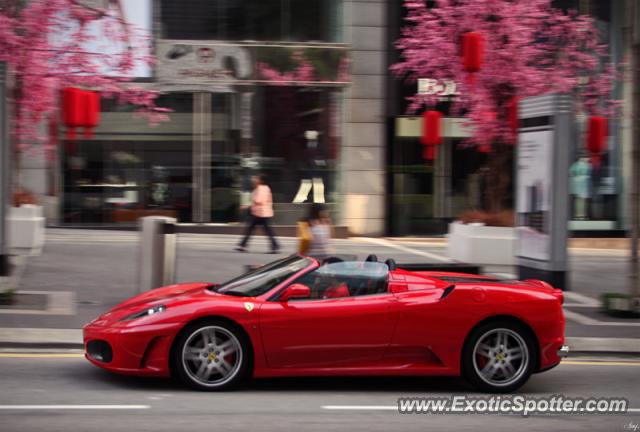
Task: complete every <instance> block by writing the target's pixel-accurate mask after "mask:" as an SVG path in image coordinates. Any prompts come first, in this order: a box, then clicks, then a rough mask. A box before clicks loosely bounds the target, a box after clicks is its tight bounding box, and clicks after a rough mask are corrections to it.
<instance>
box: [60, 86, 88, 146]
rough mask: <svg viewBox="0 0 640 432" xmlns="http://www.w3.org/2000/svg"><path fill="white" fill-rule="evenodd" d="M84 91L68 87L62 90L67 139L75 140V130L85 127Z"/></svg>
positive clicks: (63, 116) (63, 119)
mask: <svg viewBox="0 0 640 432" xmlns="http://www.w3.org/2000/svg"><path fill="white" fill-rule="evenodd" d="M83 111H84V109H83V90H80V89H79V88H74V87H67V88H65V89H63V90H62V121H63V123H64V125H65V126H66V127H67V138H69V139H74V138H75V135H76V134H75V128H78V127H82V126H83V125H84V113H83Z"/></svg>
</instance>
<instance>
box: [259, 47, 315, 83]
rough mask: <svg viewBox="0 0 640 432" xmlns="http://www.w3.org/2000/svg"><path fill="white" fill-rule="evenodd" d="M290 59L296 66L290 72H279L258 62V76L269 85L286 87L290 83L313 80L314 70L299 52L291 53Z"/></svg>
mask: <svg viewBox="0 0 640 432" xmlns="http://www.w3.org/2000/svg"><path fill="white" fill-rule="evenodd" d="M292 59H293V60H294V62H295V63H296V64H297V66H296V68H295V69H294V70H293V71H290V72H279V71H278V70H276V69H274V68H272V67H271V66H269V65H268V64H266V63H264V62H258V74H259V76H260V78H261V79H264V80H267V81H269V83H268V84H270V85H287V84H290V83H291V82H309V81H314V80H315V69H314V67H313V65H312V64H311V62H310V61H309V60H308V59H307V58H306V57H304V55H303V54H302V53H301V52H300V51H296V52H294V53H293V56H292Z"/></svg>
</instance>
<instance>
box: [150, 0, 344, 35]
mask: <svg viewBox="0 0 640 432" xmlns="http://www.w3.org/2000/svg"><path fill="white" fill-rule="evenodd" d="M342 7H343V2H342V1H340V0H162V1H161V3H160V9H161V10H160V16H161V20H162V37H163V38H165V39H187V40H188V39H193V40H229V41H233V40H235V41H241V40H256V41H298V42H305V41H318V42H340V41H341V39H342V36H341V34H342V31H341V25H342V21H341V20H342Z"/></svg>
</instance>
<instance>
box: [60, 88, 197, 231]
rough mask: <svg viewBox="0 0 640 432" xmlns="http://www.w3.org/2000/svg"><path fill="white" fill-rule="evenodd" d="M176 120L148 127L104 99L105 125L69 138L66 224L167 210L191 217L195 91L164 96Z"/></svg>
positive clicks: (65, 161)
mask: <svg viewBox="0 0 640 432" xmlns="http://www.w3.org/2000/svg"><path fill="white" fill-rule="evenodd" d="M161 103H162V106H167V107H170V108H173V109H174V112H173V113H172V114H171V118H172V122H170V123H167V124H165V125H164V126H159V127H158V129H154V128H151V127H149V126H148V125H147V124H146V121H144V120H142V119H135V118H133V116H132V115H131V113H130V112H127V111H129V110H127V109H126V107H122V108H118V109H117V111H105V110H109V109H114V110H115V107H116V106H117V105H115V104H112V103H111V102H110V101H104V102H103V104H102V105H103V113H102V125H101V126H100V127H99V128H98V129H97V130H96V133H95V135H94V137H93V138H91V139H85V138H81V139H77V140H68V139H67V140H65V141H64V143H65V145H64V151H63V155H62V164H63V208H62V220H63V221H64V223H66V224H89V225H100V224H113V223H115V224H119V223H128V224H132V223H135V222H136V220H137V219H138V218H140V217H143V216H150V215H162V216H170V217H175V218H177V219H178V220H179V221H190V220H191V219H192V216H191V208H192V205H191V197H192V190H191V185H192V158H191V146H192V140H191V124H192V121H191V119H192V114H191V113H184V112H183V111H184V109H183V108H184V105H185V103H186V104H190V103H191V95H190V94H174V95H172V96H165V97H163V98H162V100H161Z"/></svg>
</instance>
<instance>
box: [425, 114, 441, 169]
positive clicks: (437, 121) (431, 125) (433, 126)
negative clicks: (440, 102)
mask: <svg viewBox="0 0 640 432" xmlns="http://www.w3.org/2000/svg"><path fill="white" fill-rule="evenodd" d="M441 122H442V113H441V112H439V111H434V110H430V111H425V112H424V114H423V116H422V137H421V139H420V140H421V141H422V145H424V149H423V153H422V157H424V158H425V159H426V160H433V159H434V157H435V147H436V146H437V145H440V144H441V143H442V136H441V133H440V127H441Z"/></svg>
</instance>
